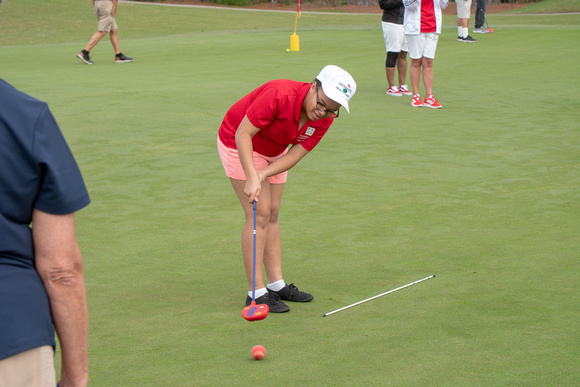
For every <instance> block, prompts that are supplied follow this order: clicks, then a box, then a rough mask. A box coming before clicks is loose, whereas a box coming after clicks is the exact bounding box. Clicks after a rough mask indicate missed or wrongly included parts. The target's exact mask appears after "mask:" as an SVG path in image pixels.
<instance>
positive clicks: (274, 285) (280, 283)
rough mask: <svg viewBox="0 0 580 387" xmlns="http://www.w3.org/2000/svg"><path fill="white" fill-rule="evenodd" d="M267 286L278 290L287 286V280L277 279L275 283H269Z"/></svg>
mask: <svg viewBox="0 0 580 387" xmlns="http://www.w3.org/2000/svg"><path fill="white" fill-rule="evenodd" d="M267 286H268V289H270V290H273V291H275V292H277V291H280V290H282V289H284V286H286V282H284V280H283V279H281V280H280V281H276V282H274V283H271V284H268V285H267Z"/></svg>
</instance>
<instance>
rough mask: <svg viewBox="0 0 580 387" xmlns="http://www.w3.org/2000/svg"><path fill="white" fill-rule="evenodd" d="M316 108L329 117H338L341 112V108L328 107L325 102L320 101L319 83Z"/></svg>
mask: <svg viewBox="0 0 580 387" xmlns="http://www.w3.org/2000/svg"><path fill="white" fill-rule="evenodd" d="M316 110H318V111H319V112H321V113H324V114H326V117H328V118H336V117H338V115H339V114H340V108H338V109H336V110H330V109H329V108H328V107H326V105H325V104H323V103H322V102H320V100H319V99H318V85H316Z"/></svg>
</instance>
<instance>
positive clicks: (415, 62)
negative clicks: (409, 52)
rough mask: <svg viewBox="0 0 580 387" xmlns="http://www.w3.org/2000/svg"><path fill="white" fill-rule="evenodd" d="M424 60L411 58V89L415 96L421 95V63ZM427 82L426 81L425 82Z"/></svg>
mask: <svg viewBox="0 0 580 387" xmlns="http://www.w3.org/2000/svg"><path fill="white" fill-rule="evenodd" d="M423 59H424V58H419V59H413V58H411V70H410V71H409V73H410V75H411V87H412V88H413V95H415V94H419V82H420V81H421V63H422V61H423ZM423 82H425V80H423Z"/></svg>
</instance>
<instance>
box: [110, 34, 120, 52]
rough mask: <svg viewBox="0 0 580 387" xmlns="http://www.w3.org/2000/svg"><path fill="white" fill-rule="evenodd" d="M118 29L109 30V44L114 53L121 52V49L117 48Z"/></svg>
mask: <svg viewBox="0 0 580 387" xmlns="http://www.w3.org/2000/svg"><path fill="white" fill-rule="evenodd" d="M118 31H119V30H111V33H110V34H109V35H110V38H111V44H112V45H113V50H115V55H117V54H120V53H121V49H120V48H119V34H118Z"/></svg>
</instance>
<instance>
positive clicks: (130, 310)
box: [0, 0, 580, 386]
mask: <svg viewBox="0 0 580 387" xmlns="http://www.w3.org/2000/svg"><path fill="white" fill-rule="evenodd" d="M90 11H91V10H90V6H89V4H84V3H74V4H69V3H68V2H64V1H60V0H51V1H47V2H42V3H37V2H34V1H32V0H20V1H18V2H8V3H5V4H3V5H2V6H0V28H2V30H1V31H0V64H1V66H0V77H2V78H3V79H5V80H6V81H8V82H10V83H12V84H13V85H15V86H16V87H18V88H20V89H21V90H23V91H25V92H27V93H29V94H32V95H34V96H36V97H37V98H40V99H43V100H45V101H47V102H49V104H50V106H51V109H52V111H53V113H54V115H55V116H56V118H57V121H58V122H59V124H60V125H61V127H62V130H63V132H64V133H65V136H66V138H67V140H68V142H69V145H70V146H71V148H72V150H73V152H74V154H75V156H76V159H77V161H78V163H79V165H80V167H81V170H82V172H83V174H84V177H85V180H86V183H87V186H88V188H89V191H90V194H91V197H92V203H91V205H90V206H89V207H87V208H86V209H84V210H82V211H80V212H79V213H78V215H77V227H78V237H79V242H80V245H81V249H82V251H83V255H84V259H85V271H86V280H87V289H88V296H89V307H90V350H89V351H90V353H89V355H90V367H91V381H92V384H93V385H96V386H112V385H114V386H149V385H151V386H153V385H155V386H158V385H167V386H188V385H191V386H215V385H233V386H238V385H247V384H248V383H250V384H255V385H266V384H270V385H313V386H328V385H337V386H350V385H388V384H392V385H409V386H411V385H481V386H484V385H577V384H579V382H580V374H579V372H578V368H577V366H576V364H577V363H578V361H579V360H580V359H579V349H578V344H577V343H578V330H577V328H576V326H577V321H578V317H579V316H578V308H577V304H578V301H579V297H578V291H577V288H578V285H579V283H578V278H580V277H579V270H578V263H577V260H578V256H579V252H580V251H579V249H578V246H580V238H579V236H578V232H577V230H578V227H579V221H578V219H579V215H580V211H579V206H578V199H579V194H578V192H579V188H580V174H579V169H578V165H579V164H578V162H579V161H580V157H579V155H580V149H579V148H580V138H579V135H578V124H577V123H578V122H579V120H580V113H578V111H579V110H578V107H579V105H580V101H579V98H578V96H577V93H573V92H571V90H575V89H577V88H578V86H580V76H579V75H578V72H577V71H576V68H577V66H576V63H577V61H578V59H579V58H578V56H579V53H578V51H577V50H571V49H570V47H573V46H574V44H575V42H576V41H578V38H580V27H579V25H580V23H579V19H578V17H579V16H578V15H563V16H562V15H553V16H523V15H521V16H520V15H513V16H503V15H490V16H489V18H488V21H489V22H490V23H493V27H494V28H495V30H496V32H495V33H494V34H489V35H484V36H481V37H480V42H478V43H477V44H472V45H462V44H459V43H458V42H456V41H455V26H454V23H455V19H454V18H453V17H446V18H445V25H444V27H445V28H444V31H443V34H442V36H441V38H440V41H439V46H438V49H437V57H436V61H435V91H436V96H437V97H438V98H439V100H440V101H441V103H442V104H443V105H444V108H443V109H442V110H440V111H433V110H429V109H413V108H411V106H410V101H409V99H406V98H399V99H396V98H392V97H388V96H386V95H385V94H384V92H385V90H386V80H385V79H384V78H385V74H384V52H383V51H384V46H383V42H382V35H381V31H380V25H379V19H378V18H377V16H368V15H367V16H364V15H360V16H351V15H312V14H303V16H302V18H301V19H300V21H299V29H298V34H299V35H300V46H301V48H300V51H299V52H297V53H290V54H287V53H286V52H285V49H286V48H287V47H288V44H289V36H290V34H291V33H292V29H293V25H294V24H293V23H294V15H292V14H276V13H267V12H249V11H233V10H219V9H216V10H213V9H209V10H208V9H197V8H170V7H158V6H151V5H133V4H124V3H123V4H120V6H119V15H118V22H119V26H120V28H121V30H120V31H121V47H122V49H123V51H124V52H126V53H128V54H130V56H133V57H135V61H134V62H133V63H131V64H127V65H118V64H114V63H113V62H112V50H111V47H110V44H109V43H108V42H107V41H103V42H101V43H100V44H99V45H98V46H97V47H96V48H95V49H94V50H93V52H92V53H91V56H92V58H93V59H94V60H95V64H94V65H92V66H86V65H84V64H82V63H81V62H80V61H79V60H78V59H76V58H75V57H74V56H75V55H76V53H77V52H78V50H79V49H80V48H82V47H83V46H84V44H86V40H87V39H88V38H89V37H90V35H91V34H92V32H93V29H94V27H95V23H94V20H92V18H93V16H92V14H91V12H90ZM7 16H9V18H7ZM25 16H26V17H25ZM14 18H16V19H14ZM53 18H54V20H59V21H58V22H50V20H53ZM63 20H64V21H66V22H62V21H63ZM76 20H79V22H78V23H76V22H73V21H76ZM15 26H18V28H19V31H20V33H15V32H14V31H13V30H14V28H16V27H15ZM39 26H44V27H43V28H40V27H39ZM548 51H549V52H565V53H566V55H561V56H560V57H559V59H558V60H556V61H555V60H554V59H553V58H552V57H548V56H541V55H537V53H538V52H548ZM329 63H332V64H337V65H339V66H341V67H344V68H345V69H348V70H349V71H350V72H351V73H352V74H353V76H354V78H355V79H356V80H357V84H358V91H357V94H356V96H355V97H354V98H353V100H352V104H351V106H352V108H351V111H352V114H350V115H348V114H341V117H340V118H339V119H338V120H337V121H336V122H335V124H334V125H333V127H332V129H331V131H330V132H329V133H328V135H327V136H326V137H325V138H324V140H323V141H322V142H321V144H320V145H319V147H317V148H316V149H315V150H314V151H313V152H311V154H309V155H308V156H307V157H306V158H305V159H304V160H303V161H302V162H301V163H300V164H299V165H298V166H296V167H295V169H294V170H292V172H291V173H290V178H289V182H288V184H287V186H286V189H285V196H284V201H283V211H282V214H281V227H282V232H283V251H284V268H285V279H286V280H287V281H289V282H296V283H297V285H298V286H299V287H300V288H302V289H304V290H308V291H311V292H312V293H314V295H315V300H314V301H313V302H312V303H309V304H305V305H291V306H292V310H291V312H290V313H289V314H285V315H270V316H269V317H268V318H267V319H266V320H264V321H261V322H256V323H248V322H246V321H245V320H243V319H242V317H241V316H240V312H241V309H242V307H243V299H244V297H245V295H244V291H245V278H244V273H243V268H242V262H241V257H240V251H239V250H240V248H239V233H240V228H241V226H242V219H241V216H242V214H241V210H240V208H239V204H238V203H237V199H236V198H235V195H234V193H233V191H232V189H231V186H230V183H229V182H228V181H227V179H226V178H225V176H224V174H223V171H222V167H221V164H220V161H219V157H218V156H217V151H216V149H215V148H216V147H215V139H216V133H217V128H218V126H219V124H220V122H221V119H222V117H223V115H224V113H225V111H226V110H227V109H228V107H229V106H230V105H231V104H232V103H233V102H235V101H236V100H237V99H238V98H240V97H241V96H243V95H244V94H246V93H247V92H249V91H250V90H252V89H253V88H254V87H256V86H258V85H259V84H261V83H263V82H265V81H266V80H269V79H275V78H290V79H297V80H304V81H311V80H312V79H313V78H314V76H315V75H316V74H317V72H318V71H319V70H320V68H321V67H323V66H324V65H326V64H329ZM430 274H436V275H437V276H436V278H434V279H431V280H429V281H426V282H425V283H421V284H418V285H416V286H413V287H410V288H408V289H405V290H402V291H400V292H396V293H393V294H392V295H389V296H386V297H384V298H380V299H377V300H374V301H371V302H369V303H366V304H363V305H360V306H357V307H355V308H352V309H350V310H347V311H344V312H340V313H337V314H336V315H331V316H328V317H324V318H323V317H322V314H324V313H326V312H329V311H331V310H334V309H337V308H339V307H342V306H345V305H348V304H351V303H353V302H356V301H359V300H362V299H365V298H367V297H371V296H373V295H376V294H379V293H382V292H385V291H387V290H389V289H393V288H395V287H398V286H401V285H403V284H406V283H409V282H412V281H414V280H416V279H419V278H423V277H425V276H427V275H430ZM256 344H262V345H264V346H265V347H266V349H267V350H268V354H267V357H266V358H265V359H264V360H262V361H260V362H256V361H253V360H252V359H251V357H250V354H249V352H250V349H251V347H252V346H253V345H256Z"/></svg>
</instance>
